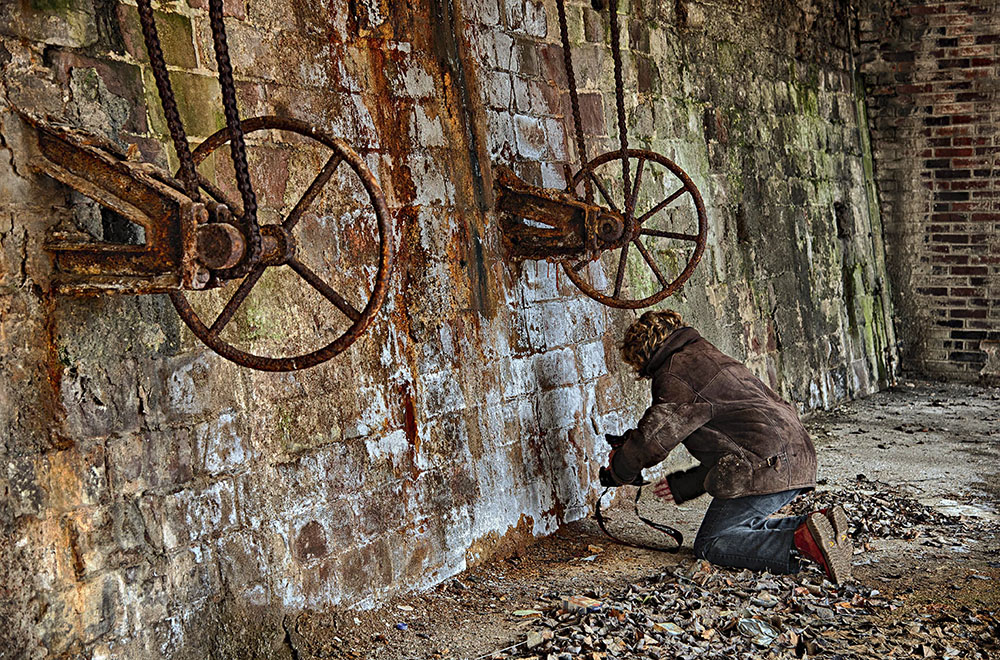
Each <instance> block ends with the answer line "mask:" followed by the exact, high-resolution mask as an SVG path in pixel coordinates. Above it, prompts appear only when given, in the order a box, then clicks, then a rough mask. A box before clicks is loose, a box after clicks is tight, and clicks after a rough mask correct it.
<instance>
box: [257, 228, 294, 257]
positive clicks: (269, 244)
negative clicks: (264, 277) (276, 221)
mask: <svg viewBox="0 0 1000 660" xmlns="http://www.w3.org/2000/svg"><path fill="white" fill-rule="evenodd" d="M260 242H261V253H260V262H261V263H262V264H264V265H265V266H281V265H282V264H285V263H288V260H289V259H291V258H292V257H294V256H295V238H294V237H293V236H292V235H291V233H289V232H288V231H287V230H286V229H285V228H284V227H282V226H281V225H264V226H263V227H261V228H260Z"/></svg>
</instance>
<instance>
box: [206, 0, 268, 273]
mask: <svg viewBox="0 0 1000 660" xmlns="http://www.w3.org/2000/svg"><path fill="white" fill-rule="evenodd" d="M208 18H209V22H210V24H211V27H212V42H213V44H214V46H215V60H216V62H218V65H219V85H220V86H221V87H222V108H223V111H224V112H225V115H226V126H227V127H228V129H229V151H230V153H231V155H232V158H233V169H234V170H235V171H236V187H237V188H238V189H239V191H240V197H242V198H243V216H242V218H241V224H242V229H243V231H244V235H245V236H246V237H247V254H246V257H245V258H244V259H243V260H242V261H241V262H240V263H239V264H238V265H237V266H235V267H234V268H232V269H230V271H226V272H222V273H221V275H222V276H223V277H226V278H229V279H231V278H236V277H242V276H244V275H246V274H247V273H248V272H250V269H251V268H252V267H253V265H254V264H255V263H257V261H258V260H259V259H260V250H261V240H260V227H259V226H258V224H257V196H256V195H255V194H254V192H253V184H252V183H251V181H250V168H249V165H248V164H247V150H246V142H245V140H244V139H243V128H242V127H241V126H240V113H239V109H238V108H237V106H236V85H235V83H234V82H233V65H232V63H231V62H230V60H229V46H228V44H227V42H226V24H225V22H224V21H223V18H222V0H208Z"/></svg>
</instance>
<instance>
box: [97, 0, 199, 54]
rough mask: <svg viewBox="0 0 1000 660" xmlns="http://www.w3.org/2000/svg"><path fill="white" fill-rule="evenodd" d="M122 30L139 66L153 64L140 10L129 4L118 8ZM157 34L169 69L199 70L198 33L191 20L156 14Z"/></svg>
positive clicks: (118, 17)
mask: <svg viewBox="0 0 1000 660" xmlns="http://www.w3.org/2000/svg"><path fill="white" fill-rule="evenodd" d="M115 13H116V18H117V19H118V28H119V30H120V31H121V36H122V40H123V41H124V44H125V49H126V50H127V52H128V54H129V55H131V56H132V57H133V58H135V59H136V60H137V61H139V62H149V54H148V53H147V52H146V44H145V42H144V41H143V37H142V28H141V26H140V24H139V12H138V10H137V9H136V8H135V7H133V6H131V5H126V4H119V5H118V6H117V7H116V8H115ZM153 17H154V19H155V21H156V32H157V36H159V39H160V47H161V49H162V51H163V58H164V60H165V61H166V63H167V65H168V66H176V67H179V68H182V69H195V68H197V67H198V59H197V56H196V55H195V49H194V31H193V29H192V27H191V19H189V18H188V17H187V16H183V15H181V14H176V13H173V12H163V11H155V10H154V11H153Z"/></svg>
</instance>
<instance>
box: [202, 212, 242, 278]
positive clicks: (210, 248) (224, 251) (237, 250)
mask: <svg viewBox="0 0 1000 660" xmlns="http://www.w3.org/2000/svg"><path fill="white" fill-rule="evenodd" d="M197 242H198V261H199V262H200V263H201V264H202V265H204V266H205V267H207V268H210V269H212V270H220V269H223V268H232V267H233V266H235V265H236V264H238V263H239V262H240V259H242V258H243V254H244V253H245V252H246V239H244V237H243V234H241V233H240V230H239V229H237V228H236V227H234V226H233V225H231V224H227V223H224V222H210V223H206V224H202V225H198V230H197Z"/></svg>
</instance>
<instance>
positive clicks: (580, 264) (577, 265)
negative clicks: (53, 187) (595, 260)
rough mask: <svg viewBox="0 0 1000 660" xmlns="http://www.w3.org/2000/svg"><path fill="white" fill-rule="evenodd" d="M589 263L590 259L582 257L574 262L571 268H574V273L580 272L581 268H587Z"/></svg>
mask: <svg viewBox="0 0 1000 660" xmlns="http://www.w3.org/2000/svg"><path fill="white" fill-rule="evenodd" d="M589 263H590V261H588V260H587V259H581V260H580V261H578V262H576V263H575V264H573V265H572V266H571V268H572V269H573V272H574V273H579V272H580V271H581V270H583V269H584V268H586V267H587V264H589Z"/></svg>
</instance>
